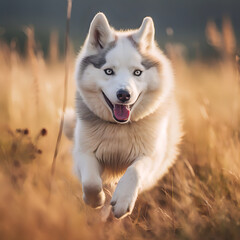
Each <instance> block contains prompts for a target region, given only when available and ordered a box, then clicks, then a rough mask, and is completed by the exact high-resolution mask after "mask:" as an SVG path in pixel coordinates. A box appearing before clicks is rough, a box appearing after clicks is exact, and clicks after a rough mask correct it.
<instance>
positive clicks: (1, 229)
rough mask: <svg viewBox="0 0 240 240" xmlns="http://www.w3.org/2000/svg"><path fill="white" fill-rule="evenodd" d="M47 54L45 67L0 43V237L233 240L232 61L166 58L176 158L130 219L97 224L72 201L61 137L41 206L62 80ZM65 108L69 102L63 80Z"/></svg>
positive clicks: (238, 230) (236, 150)
mask: <svg viewBox="0 0 240 240" xmlns="http://www.w3.org/2000/svg"><path fill="white" fill-rule="evenodd" d="M51 54H52V55H53V56H51V59H50V61H49V60H46V59H43V58H42V57H41V55H39V54H38V53H36V52H34V51H32V52H31V51H30V52H29V56H28V57H27V58H26V59H22V58H21V56H19V54H18V53H17V52H16V50H15V48H14V43H13V44H11V46H10V47H9V46H7V45H6V44H4V43H3V42H1V43H0V65H1V75H0V109H1V116H0V130H1V135H0V186H1V190H0V239H18V240H19V239H31V240H32V239H43V240H47V239H239V236H240V175H239V173H240V158H239V156H240V129H239V126H240V120H239V119H240V118H239V110H240V109H239V108H240V106H239V103H240V96H239V73H238V71H237V69H238V67H237V63H235V62H234V61H231V60H229V58H227V59H226V60H222V61H218V62H216V63H212V64H203V63H202V62H200V61H194V62H192V63H187V62H186V61H185V60H184V59H182V58H181V57H179V55H178V57H177V55H175V59H174V67H175V70H176V78H177V94H178V99H179V102H180V105H181V108H182V114H183V118H184V131H185V137H184V140H183V143H182V145H181V153H180V156H179V158H178V160H177V162H176V164H175V165H174V167H173V168H172V169H171V170H170V172H169V174H167V175H166V177H165V178H164V179H163V180H161V181H160V182H159V184H158V186H156V187H155V188H154V189H153V190H151V191H149V192H145V193H143V194H142V195H140V196H139V198H138V201H137V204H136V207H135V209H134V212H133V214H132V215H131V216H129V217H127V218H125V219H123V220H121V221H118V220H115V219H110V220H109V221H107V222H106V223H102V222H101V220H100V213H99V211H98V210H92V209H90V208H89V207H87V206H85V204H84V203H83V201H82V192H81V186H80V184H79V182H78V181H77V180H76V179H75V177H74V176H72V172H71V166H72V161H71V154H70V150H71V143H70V142H69V141H68V140H67V139H65V138H63V139H62V142H61V144H60V152H59V155H58V161H57V164H56V172H55V176H54V179H53V182H52V194H51V198H50V199H49V190H50V182H51V173H50V171H51V164H52V157H53V153H54V148H55V142H56V136H57V131H58V128H59V121H60V115H59V109H61V105H62V96H63V77H64V63H63V62H61V61H56V58H55V57H54V54H55V53H54V54H53V53H51ZM175 54H177V53H175ZM171 56H172V57H174V51H171ZM73 62H74V60H73V59H72V60H71V63H72V66H71V67H70V69H71V70H70V72H71V73H72V72H73ZM36 81H37V86H36ZM36 100H37V101H36ZM68 103H69V105H70V106H73V105H74V81H73V77H72V76H71V81H70V84H69V97H68ZM42 128H46V129H47V134H43V132H41V129H42ZM16 129H18V130H17V131H16ZM24 129H25V131H24ZM26 129H28V131H26ZM43 135H44V136H43Z"/></svg>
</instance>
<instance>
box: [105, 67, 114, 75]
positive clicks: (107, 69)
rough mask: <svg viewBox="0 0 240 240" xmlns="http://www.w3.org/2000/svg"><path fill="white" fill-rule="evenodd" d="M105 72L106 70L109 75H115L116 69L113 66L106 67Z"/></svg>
mask: <svg viewBox="0 0 240 240" xmlns="http://www.w3.org/2000/svg"><path fill="white" fill-rule="evenodd" d="M104 72H105V73H106V74H107V75H113V74H114V71H113V70H112V69H111V68H106V69H104Z"/></svg>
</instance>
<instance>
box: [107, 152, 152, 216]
mask: <svg viewBox="0 0 240 240" xmlns="http://www.w3.org/2000/svg"><path fill="white" fill-rule="evenodd" d="M149 161H151V159H150V158H148V157H141V158H138V159H137V160H136V161H134V162H133V164H132V165H131V166H129V167H128V168H127V170H126V172H125V174H124V175H123V176H122V178H121V179H120V181H119V182H118V184H117V187H116V190H115V192H114V194H113V197H112V200H111V205H112V211H113V214H114V216H115V217H116V218H122V217H125V216H126V215H128V214H131V212H132V210H133V208H134V205H135V202H136V199H137V196H138V192H139V190H140V189H141V188H142V185H143V181H144V180H145V179H146V180H147V175H148V173H149V170H150V169H148V165H149Z"/></svg>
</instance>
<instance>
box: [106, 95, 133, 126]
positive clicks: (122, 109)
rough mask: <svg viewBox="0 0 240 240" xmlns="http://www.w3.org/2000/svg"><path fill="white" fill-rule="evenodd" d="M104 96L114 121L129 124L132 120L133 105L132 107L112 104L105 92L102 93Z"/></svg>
mask: <svg viewBox="0 0 240 240" xmlns="http://www.w3.org/2000/svg"><path fill="white" fill-rule="evenodd" d="M102 94H103V97H104V99H105V101H106V102H107V104H108V106H109V107H110V109H111V110H112V114H113V117H114V119H115V120H116V121H117V122H120V123H125V122H127V121H128V120H129V118H130V113H131V108H132V106H133V104H132V105H124V104H112V103H111V101H110V100H109V99H108V98H107V96H106V95H105V94H104V92H103V91H102Z"/></svg>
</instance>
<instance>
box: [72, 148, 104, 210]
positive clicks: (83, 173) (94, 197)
mask: <svg viewBox="0 0 240 240" xmlns="http://www.w3.org/2000/svg"><path fill="white" fill-rule="evenodd" d="M74 163H75V164H74V168H75V172H76V173H77V176H78V177H79V179H80V181H81V183H82V190H83V200H84V201H85V203H86V204H88V205H90V206H91V207H93V208H98V207H101V206H102V205H103V204H104V202H105V193H104V192H103V189H102V179H101V172H102V169H101V166H100V164H99V162H98V160H97V159H96V158H95V156H94V154H93V153H83V152H81V151H74Z"/></svg>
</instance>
